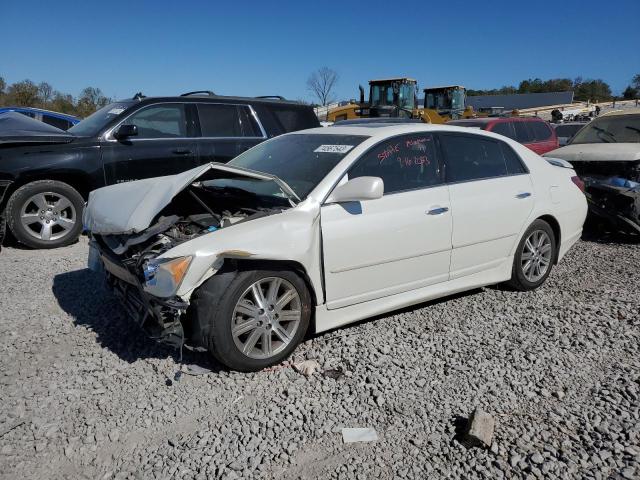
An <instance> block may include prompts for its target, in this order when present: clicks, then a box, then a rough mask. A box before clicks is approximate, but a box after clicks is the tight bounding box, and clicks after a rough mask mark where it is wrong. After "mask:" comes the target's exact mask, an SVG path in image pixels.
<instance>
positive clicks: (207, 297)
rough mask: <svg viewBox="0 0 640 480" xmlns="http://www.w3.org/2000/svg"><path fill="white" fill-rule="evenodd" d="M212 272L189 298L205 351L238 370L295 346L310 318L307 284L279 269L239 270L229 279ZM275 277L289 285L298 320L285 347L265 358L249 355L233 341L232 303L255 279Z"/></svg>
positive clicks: (276, 358) (270, 361) (261, 364)
mask: <svg viewBox="0 0 640 480" xmlns="http://www.w3.org/2000/svg"><path fill="white" fill-rule="evenodd" d="M216 277H217V275H214V276H213V277H211V278H210V279H209V280H207V281H206V282H205V283H204V284H203V285H202V286H201V287H200V288H199V289H198V290H196V291H195V292H194V294H193V297H192V299H191V311H190V314H191V321H192V322H194V323H195V324H196V325H200V326H202V328H201V330H202V333H203V336H204V337H205V338H204V339H203V340H204V341H205V342H206V346H207V349H208V350H209V352H210V353H211V354H212V355H213V356H214V357H215V358H216V360H218V361H219V362H220V363H222V364H224V365H226V366H227V367H229V368H231V369H233V370H238V371H241V372H255V371H258V370H262V369H263V368H266V367H269V366H271V365H275V364H278V363H280V362H282V361H283V360H284V359H285V358H287V357H288V356H289V355H290V354H291V352H292V351H293V350H294V349H295V348H296V347H297V345H298V344H299V343H300V341H301V340H302V338H304V335H305V333H306V331H307V328H308V326H309V319H310V318H311V307H312V301H311V296H310V294H309V290H308V289H307V286H306V284H305V282H304V280H302V278H301V277H300V276H299V275H298V274H296V273H295V272H293V271H291V270H288V269H282V270H244V271H243V270H241V271H239V272H237V273H236V274H235V277H234V278H233V280H232V281H231V282H230V283H229V282H227V281H224V280H223V279H218V278H216ZM270 277H276V278H280V279H283V280H285V281H286V282H288V283H289V284H290V285H292V286H293V287H294V288H295V290H296V292H297V293H298V296H299V300H300V307H301V308H300V313H301V315H300V317H301V318H300V321H299V323H298V327H297V329H296V330H295V333H294V334H293V336H292V340H291V341H290V343H289V344H288V345H286V347H285V348H284V349H283V350H282V351H280V352H278V353H277V354H274V355H273V356H270V357H268V358H260V359H259V358H251V357H250V356H247V355H245V354H244V353H243V352H242V351H241V350H240V348H239V347H238V346H237V345H236V343H235V342H234V337H233V335H232V331H231V329H232V321H233V313H234V309H235V307H236V303H237V302H238V300H239V299H240V298H241V296H242V295H243V294H244V293H245V292H246V290H247V289H248V288H249V287H250V286H251V285H252V284H254V283H255V282H256V281H258V280H262V279H267V278H270Z"/></svg>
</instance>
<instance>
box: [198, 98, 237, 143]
mask: <svg viewBox="0 0 640 480" xmlns="http://www.w3.org/2000/svg"><path fill="white" fill-rule="evenodd" d="M198 116H199V117H200V132H201V134H202V136H203V137H241V136H242V132H241V130H240V117H239V115H238V108H237V107H236V106H235V105H224V104H214V103H199V104H198Z"/></svg>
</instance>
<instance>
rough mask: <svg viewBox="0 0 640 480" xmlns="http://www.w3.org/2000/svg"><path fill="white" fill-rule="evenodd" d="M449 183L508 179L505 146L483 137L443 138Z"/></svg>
mask: <svg viewBox="0 0 640 480" xmlns="http://www.w3.org/2000/svg"><path fill="white" fill-rule="evenodd" d="M440 138H441V140H440V142H441V145H442V150H443V152H444V155H445V161H446V169H445V171H446V179H447V182H464V181H468V180H479V179H483V178H492V177H501V176H504V175H507V165H506V162H505V159H504V154H503V151H502V148H501V144H502V142H498V141H495V140H491V139H484V138H481V137H480V136H478V137H475V136H469V135H446V134H445V135H441V137H440Z"/></svg>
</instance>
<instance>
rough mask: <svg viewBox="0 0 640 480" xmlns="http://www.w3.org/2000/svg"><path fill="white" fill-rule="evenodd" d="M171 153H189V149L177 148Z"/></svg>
mask: <svg viewBox="0 0 640 480" xmlns="http://www.w3.org/2000/svg"><path fill="white" fill-rule="evenodd" d="M172 153H175V154H176V155H189V154H190V153H191V150H189V149H188V148H178V149H176V150H173V151H172Z"/></svg>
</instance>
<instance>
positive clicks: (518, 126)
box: [511, 122, 533, 143]
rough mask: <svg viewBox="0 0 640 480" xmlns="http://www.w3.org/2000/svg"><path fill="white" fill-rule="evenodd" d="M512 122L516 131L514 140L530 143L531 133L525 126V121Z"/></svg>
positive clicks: (531, 140) (531, 139)
mask: <svg viewBox="0 0 640 480" xmlns="http://www.w3.org/2000/svg"><path fill="white" fill-rule="evenodd" d="M511 123H513V128H514V130H515V131H516V141H517V142H520V143H531V142H533V135H531V132H530V130H529V129H528V128H527V122H511Z"/></svg>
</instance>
